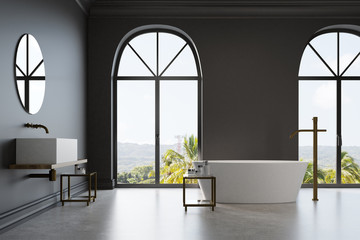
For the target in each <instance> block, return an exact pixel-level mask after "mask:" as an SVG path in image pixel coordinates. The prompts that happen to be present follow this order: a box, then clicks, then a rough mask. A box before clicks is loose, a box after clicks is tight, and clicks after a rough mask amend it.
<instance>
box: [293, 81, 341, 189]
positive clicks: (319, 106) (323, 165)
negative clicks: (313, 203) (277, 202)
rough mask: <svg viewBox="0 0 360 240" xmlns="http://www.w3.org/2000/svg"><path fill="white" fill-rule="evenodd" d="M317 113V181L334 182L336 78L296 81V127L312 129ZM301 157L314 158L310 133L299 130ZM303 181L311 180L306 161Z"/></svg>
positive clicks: (308, 159)
mask: <svg viewBox="0 0 360 240" xmlns="http://www.w3.org/2000/svg"><path fill="white" fill-rule="evenodd" d="M313 117H318V128H319V129H326V130H327V132H320V133H319V134H318V170H319V172H318V183H336V81H299V129H312V128H313V121H312V119H313ZM299 159H300V161H307V162H310V163H312V161H313V134H312V133H311V132H302V133H300V134H299ZM304 183H313V178H312V164H309V166H308V169H307V171H306V174H305V177H304Z"/></svg>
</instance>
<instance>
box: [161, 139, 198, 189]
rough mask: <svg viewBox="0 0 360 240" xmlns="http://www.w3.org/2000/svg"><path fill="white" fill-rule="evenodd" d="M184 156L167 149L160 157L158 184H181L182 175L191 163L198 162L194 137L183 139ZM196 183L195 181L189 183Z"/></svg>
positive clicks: (196, 144) (190, 166)
mask: <svg viewBox="0 0 360 240" xmlns="http://www.w3.org/2000/svg"><path fill="white" fill-rule="evenodd" d="M183 148H184V151H185V153H184V155H182V154H180V153H178V152H176V151H175V150H173V149H168V150H167V151H166V152H165V153H164V155H163V156H162V161H163V166H162V167H161V169H160V175H161V177H160V183H182V181H183V175H184V174H185V173H186V170H187V169H188V168H192V167H193V165H192V162H193V161H197V160H198V140H197V138H196V137H194V135H191V136H190V137H188V138H187V137H186V136H185V137H184V144H183ZM195 182H197V181H196V180H193V181H191V183H195Z"/></svg>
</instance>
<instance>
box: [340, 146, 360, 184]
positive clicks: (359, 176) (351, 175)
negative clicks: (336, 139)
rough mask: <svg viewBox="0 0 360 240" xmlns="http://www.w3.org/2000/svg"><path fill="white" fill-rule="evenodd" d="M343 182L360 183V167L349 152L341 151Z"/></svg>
mask: <svg viewBox="0 0 360 240" xmlns="http://www.w3.org/2000/svg"><path fill="white" fill-rule="evenodd" d="M341 182H342V183H360V167H359V165H358V164H357V163H355V161H354V159H353V158H352V157H351V156H350V155H349V154H348V153H347V152H341Z"/></svg>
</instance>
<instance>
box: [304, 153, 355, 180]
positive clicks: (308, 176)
mask: <svg viewBox="0 0 360 240" xmlns="http://www.w3.org/2000/svg"><path fill="white" fill-rule="evenodd" d="M300 161H302V159H300ZM341 182H342V183H360V167H359V165H358V164H357V163H356V162H355V161H354V159H353V158H352V157H351V156H350V155H349V154H348V153H347V152H341ZM303 183H313V163H312V162H309V164H308V166H307V169H306V172H305V176H304V179H303ZM318 183H336V170H335V169H332V168H324V169H321V168H319V169H318Z"/></svg>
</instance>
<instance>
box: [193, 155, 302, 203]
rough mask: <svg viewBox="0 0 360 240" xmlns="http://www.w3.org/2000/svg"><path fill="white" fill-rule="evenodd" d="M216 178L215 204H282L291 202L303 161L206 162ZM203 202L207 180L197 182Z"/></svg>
mask: <svg viewBox="0 0 360 240" xmlns="http://www.w3.org/2000/svg"><path fill="white" fill-rule="evenodd" d="M208 163H209V165H210V172H211V175H213V176H215V177H216V202H219V203H286V202H295V201H296V198H297V195H298V193H299V190H300V187H301V183H302V180H303V178H304V174H305V171H306V167H307V164H308V163H307V162H299V161H285V160H281V161H277V160H216V161H215V160H209V161H208ZM199 182H200V188H201V190H202V191H203V195H204V198H205V199H209V196H210V181H207V180H200V181H199Z"/></svg>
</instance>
